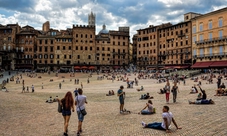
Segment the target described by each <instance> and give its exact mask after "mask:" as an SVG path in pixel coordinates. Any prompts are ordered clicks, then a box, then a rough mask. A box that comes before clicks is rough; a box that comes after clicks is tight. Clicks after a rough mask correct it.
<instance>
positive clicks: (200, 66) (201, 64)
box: [191, 61, 213, 68]
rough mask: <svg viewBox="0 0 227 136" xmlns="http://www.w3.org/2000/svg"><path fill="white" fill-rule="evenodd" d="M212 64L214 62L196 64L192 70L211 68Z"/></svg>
mask: <svg viewBox="0 0 227 136" xmlns="http://www.w3.org/2000/svg"><path fill="white" fill-rule="evenodd" d="M212 63H213V62H212V61H207V62H196V63H195V64H194V65H193V66H192V67H191V68H209V67H210V65H211V64H212Z"/></svg>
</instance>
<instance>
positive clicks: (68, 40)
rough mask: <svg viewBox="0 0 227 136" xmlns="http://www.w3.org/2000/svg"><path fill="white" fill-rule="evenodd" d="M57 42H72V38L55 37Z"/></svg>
mask: <svg viewBox="0 0 227 136" xmlns="http://www.w3.org/2000/svg"><path fill="white" fill-rule="evenodd" d="M56 41H57V42H72V39H56Z"/></svg>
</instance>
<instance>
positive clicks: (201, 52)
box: [200, 49, 203, 57]
mask: <svg viewBox="0 0 227 136" xmlns="http://www.w3.org/2000/svg"><path fill="white" fill-rule="evenodd" d="M200 57H203V49H200Z"/></svg>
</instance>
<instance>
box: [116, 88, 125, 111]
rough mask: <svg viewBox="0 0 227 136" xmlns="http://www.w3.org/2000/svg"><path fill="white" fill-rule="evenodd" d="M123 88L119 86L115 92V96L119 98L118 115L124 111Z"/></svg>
mask: <svg viewBox="0 0 227 136" xmlns="http://www.w3.org/2000/svg"><path fill="white" fill-rule="evenodd" d="M123 89H124V86H120V89H119V90H118V91H117V96H119V101H120V113H123V109H124V95H125V92H124V91H123Z"/></svg>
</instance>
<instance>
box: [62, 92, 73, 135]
mask: <svg viewBox="0 0 227 136" xmlns="http://www.w3.org/2000/svg"><path fill="white" fill-rule="evenodd" d="M58 101H59V102H60V105H61V106H62V107H63V109H62V116H63V118H64V134H63V135H64V136H68V134H67V133H68V125H69V119H70V116H71V110H72V112H74V104H73V102H74V101H73V95H72V93H71V92H70V91H68V92H67V93H66V94H65V97H64V98H63V99H61V100H59V99H58Z"/></svg>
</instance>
